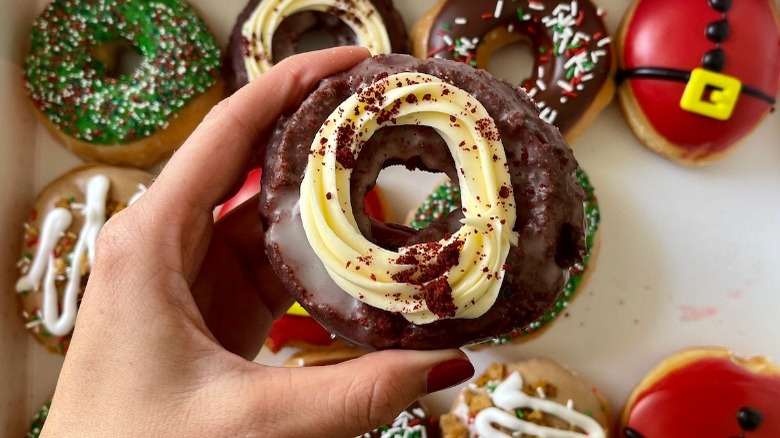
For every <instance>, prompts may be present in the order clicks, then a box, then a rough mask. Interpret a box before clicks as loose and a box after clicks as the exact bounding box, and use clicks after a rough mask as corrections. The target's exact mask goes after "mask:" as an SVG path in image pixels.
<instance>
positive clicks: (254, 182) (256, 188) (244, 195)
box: [217, 169, 263, 219]
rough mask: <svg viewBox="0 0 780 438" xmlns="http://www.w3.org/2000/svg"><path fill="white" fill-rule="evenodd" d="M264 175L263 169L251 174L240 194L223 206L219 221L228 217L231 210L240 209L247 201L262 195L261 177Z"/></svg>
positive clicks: (219, 211) (220, 208)
mask: <svg viewBox="0 0 780 438" xmlns="http://www.w3.org/2000/svg"><path fill="white" fill-rule="evenodd" d="M262 175H263V170H262V169H255V170H253V171H251V172H249V175H247V177H246V181H244V185H243V186H241V188H240V189H239V190H238V193H236V194H235V196H233V197H232V198H230V199H229V200H228V201H227V202H225V203H224V204H222V205H221V206H220V207H219V210H218V211H217V219H219V218H221V217H222V216H224V215H226V214H227V212H229V211H230V210H232V209H234V208H236V207H238V206H239V205H241V203H243V202H244V201H246V200H247V199H249V198H251V197H253V196H256V195H257V194H258V193H260V177H261V176H262Z"/></svg>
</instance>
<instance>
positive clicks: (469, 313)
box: [260, 55, 585, 349]
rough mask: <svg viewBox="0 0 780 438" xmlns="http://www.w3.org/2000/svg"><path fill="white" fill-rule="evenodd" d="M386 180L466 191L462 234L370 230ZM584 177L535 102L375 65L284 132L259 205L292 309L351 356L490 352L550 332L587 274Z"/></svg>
mask: <svg viewBox="0 0 780 438" xmlns="http://www.w3.org/2000/svg"><path fill="white" fill-rule="evenodd" d="M350 105H352V106H350ZM423 114H424V115H425V116H424V117H421V116H422V115H423ZM391 164H404V165H406V166H407V167H410V168H419V169H423V170H438V171H443V172H445V173H446V174H447V175H448V176H449V177H450V178H451V179H453V180H454V181H459V184H460V186H461V191H462V193H467V194H465V195H464V196H463V199H464V202H463V208H462V211H461V212H462V214H463V217H464V219H462V221H460V222H457V221H456V220H453V219H452V218H447V219H444V220H442V221H439V222H436V223H433V224H431V225H429V226H428V227H426V228H424V229H422V230H420V231H415V230H413V229H410V228H407V227H404V226H402V225H397V224H382V223H379V222H376V221H372V220H370V219H369V218H368V217H367V216H366V214H365V213H364V212H363V208H362V205H361V203H360V200H361V199H363V197H364V195H365V193H366V191H367V190H369V189H370V188H371V187H372V186H373V185H374V184H375V181H376V178H377V176H378V174H379V172H380V170H381V169H382V168H383V167H386V166H388V165H391ZM576 169H577V162H576V161H575V159H574V157H573V155H572V153H571V150H570V149H569V147H568V146H567V145H566V143H565V142H564V140H563V138H562V137H561V134H560V132H559V131H558V130H557V129H556V128H554V127H553V126H552V125H550V124H548V123H546V122H544V121H542V120H541V119H540V118H539V110H538V109H537V108H536V106H535V105H534V104H533V102H532V101H531V100H530V99H529V98H528V97H527V95H526V94H525V92H523V91H520V90H519V89H515V88H513V87H512V86H511V85H509V84H508V83H506V82H503V81H499V80H497V79H495V78H493V77H492V76H490V75H489V74H488V73H486V72H484V71H480V70H476V69H473V68H471V67H469V66H467V65H465V64H460V63H457V62H453V61H446V60H440V59H429V60H427V61H421V60H419V59H415V58H413V57H410V56H405V55H386V56H377V57H374V58H372V59H370V60H367V61H364V62H363V63H361V64H360V65H358V66H356V67H355V68H353V69H352V70H350V71H348V72H345V73H342V74H339V75H335V76H333V77H330V78H328V79H325V80H324V81H323V82H322V83H321V84H320V86H319V88H318V89H317V90H315V91H314V92H313V93H312V94H311V95H310V96H309V97H308V98H307V99H306V101H305V102H304V103H303V104H302V105H301V107H300V108H299V109H298V111H296V112H295V113H294V114H293V115H291V116H290V117H288V118H286V119H283V120H281V121H280V122H279V124H278V125H277V128H276V130H275V132H274V135H273V136H272V138H271V141H270V142H269V146H268V149H267V150H266V156H265V163H264V168H263V181H262V190H261V193H260V197H261V198H260V214H261V217H262V219H263V222H264V224H265V226H266V228H267V232H266V242H265V243H266V245H265V247H266V252H267V254H268V257H269V260H270V262H271V264H272V266H273V267H274V269H275V271H276V273H277V274H278V275H279V276H280V278H281V279H282V281H283V283H284V284H285V285H286V287H287V289H288V290H289V291H290V292H291V293H292V294H293V295H294V296H295V298H296V299H297V300H298V302H299V303H301V305H302V306H303V307H304V308H306V310H307V311H308V312H309V313H310V314H311V315H312V316H313V317H314V318H315V319H317V320H318V321H319V322H320V323H322V324H323V325H324V326H325V327H326V328H328V329H329V330H331V332H333V333H334V334H336V335H338V336H341V337H343V338H345V339H346V340H348V341H350V342H352V343H355V344H357V345H360V346H363V347H367V348H373V349H387V348H412V349H438V348H448V347H458V346H461V345H465V344H468V343H472V342H477V341H481V340H485V339H488V338H492V337H495V336H498V335H501V334H503V333H507V332H510V331H512V330H515V329H517V328H521V327H525V326H526V325H528V324H529V323H530V322H532V321H533V320H534V319H536V318H538V317H539V316H541V315H542V314H543V313H544V312H545V311H546V310H547V309H548V308H549V307H550V305H551V304H552V303H553V302H554V301H555V299H556V297H557V295H558V293H559V292H560V291H561V289H562V288H563V285H564V282H565V281H566V277H567V270H568V268H569V267H570V266H571V265H572V264H573V263H575V262H577V261H579V260H581V259H582V257H583V255H584V252H585V239H584V224H585V221H584V213H583V207H582V199H583V192H582V190H581V189H580V188H579V187H578V185H577V183H576V180H575V178H574V172H575V170H576ZM351 199H354V200H357V202H354V203H353V202H350V200H351ZM461 212H458V213H461Z"/></svg>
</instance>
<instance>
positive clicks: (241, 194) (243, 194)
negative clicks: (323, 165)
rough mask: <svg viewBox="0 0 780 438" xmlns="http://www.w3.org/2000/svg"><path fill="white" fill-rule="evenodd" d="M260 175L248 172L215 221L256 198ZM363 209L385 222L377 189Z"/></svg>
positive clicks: (256, 170)
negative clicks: (248, 200) (242, 183)
mask: <svg viewBox="0 0 780 438" xmlns="http://www.w3.org/2000/svg"><path fill="white" fill-rule="evenodd" d="M262 175H263V170H262V169H254V170H252V171H251V172H249V175H247V178H246V181H244V185H243V186H241V188H240V189H239V190H238V193H236V194H235V196H233V197H232V198H230V199H229V200H228V201H227V202H225V203H224V204H222V205H221V206H219V208H218V210H217V219H219V218H221V217H222V216H224V215H225V214H227V212H229V211H230V210H232V209H234V208H236V207H237V206H239V205H241V203H243V202H244V201H246V200H247V199H249V198H251V197H253V196H256V195H257V194H258V193H260V177H261V176H262ZM364 208H365V210H366V214H368V215H369V216H371V217H372V218H374V219H376V220H378V221H381V222H385V221H386V220H387V216H386V215H385V210H384V208H383V207H382V201H381V195H380V194H379V189H378V188H377V187H374V188H373V189H372V190H371V191H370V192H368V193H367V194H366V200H365V207H364Z"/></svg>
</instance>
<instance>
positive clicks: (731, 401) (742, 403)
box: [628, 358, 780, 438]
mask: <svg viewBox="0 0 780 438" xmlns="http://www.w3.org/2000/svg"><path fill="white" fill-rule="evenodd" d="M747 406H750V407H754V408H757V409H758V410H759V411H761V413H762V414H763V421H762V423H761V425H760V426H759V427H758V428H757V429H756V430H755V431H752V432H746V434H745V438H770V437H771V438H777V437H780V375H772V376H769V375H759V374H755V373H752V372H750V371H748V370H746V369H744V368H743V367H741V366H739V365H738V364H736V363H734V362H733V361H732V360H730V359H727V358H707V359H702V360H698V361H696V362H694V363H692V364H689V365H687V366H685V367H684V368H682V369H679V370H676V371H673V372H671V373H669V374H667V375H666V376H665V377H664V378H662V379H661V380H659V381H658V382H656V383H655V384H654V385H653V386H652V387H650V388H649V389H648V390H647V391H645V392H644V393H642V394H641V395H640V396H639V397H638V398H637V401H636V403H635V404H634V407H633V409H632V410H631V413H630V415H629V420H628V426H630V427H631V428H633V429H635V430H636V431H637V432H639V433H641V434H642V436H644V437H645V438H661V437H663V438H677V437H679V438H690V437H720V438H728V437H739V436H740V434H741V430H740V428H739V424H738V423H737V412H738V411H739V410H740V408H742V407H747Z"/></svg>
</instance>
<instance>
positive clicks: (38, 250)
mask: <svg viewBox="0 0 780 438" xmlns="http://www.w3.org/2000/svg"><path fill="white" fill-rule="evenodd" d="M152 179H153V177H152V175H150V174H148V173H146V172H144V171H141V170H136V169H126V168H118V167H108V166H98V165H93V166H83V167H79V168H77V169H74V170H72V171H70V172H68V173H66V174H65V175H62V176H61V177H59V178H57V179H56V180H55V181H54V182H52V183H51V184H49V185H48V186H47V187H46V188H45V189H44V190H43V191H42V192H41V193H40V195H39V196H38V199H37V200H36V201H35V205H34V207H33V209H32V212H31V213H30V216H29V220H28V221H27V222H26V223H25V226H24V229H25V232H24V240H23V242H24V243H23V245H22V254H21V258H20V260H19V263H18V266H19V279H18V280H17V281H16V292H17V293H18V294H19V297H20V299H21V302H22V309H23V310H22V316H23V318H24V322H25V324H26V326H27V328H28V329H29V330H30V331H31V332H32V334H33V335H34V336H35V338H36V339H37V340H38V341H39V342H40V343H41V344H43V345H44V346H45V347H46V348H48V349H49V351H52V352H55V353H60V354H65V352H66V351H67V350H68V345H70V334H71V332H72V331H73V326H74V324H75V322H76V313H77V311H78V306H79V302H80V300H81V295H82V294H83V293H84V287H85V286H86V283H87V279H88V278H89V272H90V269H91V266H92V259H93V257H94V252H95V243H96V241H97V236H98V233H99V232H100V230H101V228H102V227H103V225H104V224H105V222H106V221H107V220H108V219H109V218H110V217H111V216H113V215H114V214H116V213H118V212H119V211H121V210H122V209H123V208H125V207H126V206H127V205H129V204H131V203H133V202H135V200H137V199H138V197H139V196H141V195H142V194H143V193H144V191H145V190H146V187H148V186H149V185H150V184H151V183H152Z"/></svg>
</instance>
